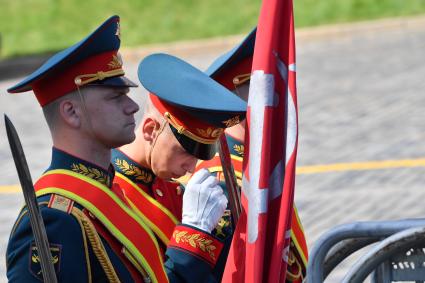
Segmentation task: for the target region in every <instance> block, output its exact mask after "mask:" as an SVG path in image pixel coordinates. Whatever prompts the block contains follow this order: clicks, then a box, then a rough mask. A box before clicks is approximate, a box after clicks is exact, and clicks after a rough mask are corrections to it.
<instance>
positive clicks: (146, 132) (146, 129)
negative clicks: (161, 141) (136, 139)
mask: <svg viewBox="0 0 425 283" xmlns="http://www.w3.org/2000/svg"><path fill="white" fill-rule="evenodd" d="M159 127H160V124H159V122H158V121H157V120H155V119H153V118H151V117H147V118H146V119H144V120H143V122H142V132H143V138H144V139H145V140H146V141H149V142H153V141H154V140H155V138H156V135H157V134H158V129H159Z"/></svg>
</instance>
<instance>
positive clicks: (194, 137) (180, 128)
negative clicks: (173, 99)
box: [164, 112, 224, 144]
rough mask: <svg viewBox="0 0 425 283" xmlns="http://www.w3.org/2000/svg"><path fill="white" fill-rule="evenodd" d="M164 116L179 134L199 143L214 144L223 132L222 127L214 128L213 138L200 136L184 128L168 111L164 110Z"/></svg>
mask: <svg viewBox="0 0 425 283" xmlns="http://www.w3.org/2000/svg"><path fill="white" fill-rule="evenodd" d="M164 116H165V118H167V120H168V122H169V123H170V124H171V125H172V126H173V127H174V128H176V130H177V132H178V133H179V134H183V135H185V136H187V137H188V138H190V139H192V140H194V141H197V142H199V143H203V144H214V143H216V142H217V140H218V138H219V137H220V135H221V134H222V133H223V132H224V129H222V128H216V131H217V133H216V135H215V136H214V137H213V138H211V139H207V138H201V137H200V136H197V135H195V134H194V133H192V132H190V131H189V130H187V129H185V128H184V127H183V126H182V125H179V123H178V122H177V121H176V119H174V117H173V115H171V114H170V113H169V112H165V114H164Z"/></svg>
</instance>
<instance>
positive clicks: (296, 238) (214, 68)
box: [196, 29, 308, 282]
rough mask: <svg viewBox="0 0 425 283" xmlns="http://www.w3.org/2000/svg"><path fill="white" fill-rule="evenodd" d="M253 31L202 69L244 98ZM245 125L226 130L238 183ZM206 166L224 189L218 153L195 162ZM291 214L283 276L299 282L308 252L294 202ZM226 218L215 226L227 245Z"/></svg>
mask: <svg viewBox="0 0 425 283" xmlns="http://www.w3.org/2000/svg"><path fill="white" fill-rule="evenodd" d="M255 35H256V29H254V30H253V31H252V32H251V33H250V34H249V35H248V36H247V37H246V38H245V39H244V40H243V41H242V42H241V43H240V44H239V45H238V46H236V47H235V48H233V49H232V50H231V51H229V52H227V53H225V54H223V55H222V56H220V57H219V58H217V59H216V60H215V61H214V62H213V63H212V64H211V66H210V67H209V68H208V69H207V70H206V71H205V73H206V74H207V75H209V76H210V77H211V78H213V79H214V80H216V81H217V82H219V83H220V84H222V85H223V86H225V87H226V88H227V89H229V90H231V91H232V92H234V94H236V95H237V96H238V97H240V98H242V99H243V100H245V101H247V100H248V92H249V82H250V76H251V65H252V57H253V53H254V44H255ZM245 125H246V124H245V121H243V122H242V123H239V124H237V125H235V126H233V127H231V128H228V129H227V130H226V132H225V134H226V138H227V143H228V145H229V149H230V155H231V160H232V164H233V168H234V169H235V174H236V177H237V179H238V183H239V184H241V180H242V161H243V157H244V144H243V142H244V136H245ZM205 168H207V169H208V170H210V171H211V172H213V173H214V175H216V176H217V178H218V179H219V180H220V185H221V186H222V187H223V189H226V185H225V182H224V176H223V169H222V167H221V162H220V158H219V156H218V155H216V156H215V157H214V158H213V159H212V160H209V161H203V162H200V163H199V164H198V165H197V168H196V171H197V170H202V169H205ZM292 216H293V217H292V226H291V228H292V231H291V243H290V252H289V261H288V272H287V278H286V280H287V282H301V281H302V279H303V278H304V277H305V273H306V267H307V257H308V252H307V244H306V240H305V236H304V231H303V227H302V225H301V222H300V219H299V217H298V212H297V209H296V207H295V205H294V213H293V214H292ZM229 221H231V218H230V217H229V218H223V219H222V220H220V225H219V227H217V228H218V230H219V231H218V232H219V234H220V235H221V237H223V238H224V239H225V242H226V247H227V246H228V245H229V244H230V242H231V238H232V234H233V231H231V225H229ZM225 250H227V249H225ZM226 256H227V254H224V253H223V255H222V257H221V258H220V260H219V263H218V265H217V268H216V271H215V274H216V276H218V278H220V279H221V274H222V273H223V271H224V265H225V258H226Z"/></svg>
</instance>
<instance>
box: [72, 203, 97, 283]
mask: <svg viewBox="0 0 425 283" xmlns="http://www.w3.org/2000/svg"><path fill="white" fill-rule="evenodd" d="M74 209H75V210H77V209H78V208H75V207H74V208H73V209H72V210H71V213H72V211H73V210H74ZM72 216H74V218H75V219H76V220H77V222H78V224H80V227H81V234H82V236H83V243H84V253H85V255H86V263H87V276H88V282H89V283H91V282H92V281H93V280H92V276H91V266H90V257H89V249H88V246H87V237H86V233H85V229H84V226H83V222H82V221H81V219H80V217H79V216H77V215H76V214H75V213H73V214H72Z"/></svg>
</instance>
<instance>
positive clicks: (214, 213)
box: [182, 169, 227, 233]
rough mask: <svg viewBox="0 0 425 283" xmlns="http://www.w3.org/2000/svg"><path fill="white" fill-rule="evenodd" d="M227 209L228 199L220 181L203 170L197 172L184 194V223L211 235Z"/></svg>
mask: <svg viewBox="0 0 425 283" xmlns="http://www.w3.org/2000/svg"><path fill="white" fill-rule="evenodd" d="M226 207H227V198H226V196H225V195H224V194H223V190H222V189H221V187H220V186H219V185H218V180H217V178H215V177H214V176H212V175H211V174H210V172H208V170H207V169H202V170H199V171H198V172H196V173H195V174H194V175H193V176H192V178H191V179H190V180H189V183H188V184H187V186H186V188H185V191H184V194H183V217H182V223H183V224H187V225H191V226H194V227H196V228H198V229H200V230H203V231H205V232H208V233H211V231H212V230H213V229H214V228H215V226H217V224H218V221H219V220H220V218H221V217H222V216H223V214H224V211H225V210H226Z"/></svg>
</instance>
